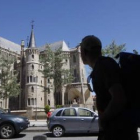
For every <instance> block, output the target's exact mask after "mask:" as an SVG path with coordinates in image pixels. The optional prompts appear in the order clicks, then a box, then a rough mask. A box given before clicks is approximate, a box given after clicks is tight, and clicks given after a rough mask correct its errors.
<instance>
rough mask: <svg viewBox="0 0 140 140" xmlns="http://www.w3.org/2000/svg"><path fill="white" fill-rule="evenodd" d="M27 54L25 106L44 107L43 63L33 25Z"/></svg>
mask: <svg viewBox="0 0 140 140" xmlns="http://www.w3.org/2000/svg"><path fill="white" fill-rule="evenodd" d="M25 54H26V60H25V61H26V86H25V106H26V107H36V108H37V107H44V92H43V86H42V85H44V79H43V76H42V73H41V72H39V69H42V65H41V63H40V62H39V50H38V48H37V47H36V42H35V36H34V30H33V25H32V29H31V35H30V40H29V45H28V48H27V49H26V50H25Z"/></svg>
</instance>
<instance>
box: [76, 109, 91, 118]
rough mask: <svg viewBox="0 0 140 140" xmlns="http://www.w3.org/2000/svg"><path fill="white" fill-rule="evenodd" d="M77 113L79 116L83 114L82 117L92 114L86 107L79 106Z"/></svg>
mask: <svg viewBox="0 0 140 140" xmlns="http://www.w3.org/2000/svg"><path fill="white" fill-rule="evenodd" d="M78 114H79V116H84V117H92V116H93V113H92V112H91V111H89V110H86V109H81V108H79V109H78Z"/></svg>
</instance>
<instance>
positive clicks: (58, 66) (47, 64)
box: [40, 45, 73, 94]
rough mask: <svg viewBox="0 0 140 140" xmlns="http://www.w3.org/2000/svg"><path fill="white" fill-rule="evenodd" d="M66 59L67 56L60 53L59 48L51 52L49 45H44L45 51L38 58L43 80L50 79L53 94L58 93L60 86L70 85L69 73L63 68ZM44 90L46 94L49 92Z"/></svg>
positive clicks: (60, 49)
mask: <svg viewBox="0 0 140 140" xmlns="http://www.w3.org/2000/svg"><path fill="white" fill-rule="evenodd" d="M68 59H69V58H68V54H67V53H64V52H62V48H61V47H60V48H58V49H56V50H55V51H52V50H51V48H50V46H49V45H46V49H45V51H44V53H43V54H42V56H41V58H40V62H41V63H43V66H44V69H43V70H40V71H41V72H42V73H43V75H44V78H49V79H52V82H53V83H52V85H53V86H54V88H55V93H54V94H57V93H60V92H61V89H62V86H63V85H64V84H68V83H71V82H72V80H73V76H72V73H71V71H70V70H69V69H65V68H64V65H65V64H66V63H67V61H66V60H68ZM44 89H45V91H46V92H47V91H49V89H48V88H47V87H44Z"/></svg>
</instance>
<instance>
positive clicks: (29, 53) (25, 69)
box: [0, 27, 93, 110]
mask: <svg viewBox="0 0 140 140" xmlns="http://www.w3.org/2000/svg"><path fill="white" fill-rule="evenodd" d="M60 47H61V49H62V51H63V53H64V54H66V55H67V56H68V58H67V60H65V61H66V64H64V65H63V67H64V68H65V69H72V70H73V76H74V80H73V82H72V83H70V84H67V85H64V86H63V87H62V90H61V93H60V94H59V96H58V97H57V98H59V101H60V104H62V105H65V106H70V105H73V102H75V103H76V104H77V106H83V105H84V106H86V107H90V108H92V105H93V100H92V95H91V92H89V90H88V89H87V83H86V74H85V67H84V65H83V63H82V60H81V57H80V46H77V47H75V48H69V47H68V46H67V44H66V43H65V41H58V42H55V43H52V44H50V48H51V49H52V51H55V49H58V48H60ZM0 50H1V52H3V53H5V55H12V56H13V57H16V58H17V62H16V66H15V67H14V68H15V69H16V70H17V71H18V72H19V80H20V87H21V89H22V90H21V93H20V94H19V96H18V97H17V98H15V97H12V98H10V99H5V100H2V99H0V107H3V108H10V109H12V110H21V109H26V108H27V107H32V108H35V107H37V108H44V106H45V105H50V106H51V107H55V102H54V85H53V79H49V78H48V79H44V78H43V74H42V73H41V72H40V71H39V70H42V69H43V64H41V63H40V61H39V58H40V55H41V54H43V52H44V50H45V45H44V46H41V47H37V46H36V40H35V35H34V30H33V27H32V29H31V35H30V40H29V43H28V46H27V47H25V44H24V41H22V42H21V45H18V44H16V43H14V42H11V41H9V40H7V39H4V38H2V37H0ZM43 86H45V87H49V89H50V92H49V93H45V92H44V90H43Z"/></svg>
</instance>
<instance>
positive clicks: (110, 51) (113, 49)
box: [102, 41, 126, 58]
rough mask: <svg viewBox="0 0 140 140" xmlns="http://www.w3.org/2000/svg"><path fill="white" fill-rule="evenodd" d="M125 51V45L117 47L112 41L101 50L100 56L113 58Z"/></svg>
mask: <svg viewBox="0 0 140 140" xmlns="http://www.w3.org/2000/svg"><path fill="white" fill-rule="evenodd" d="M125 50H126V49H125V44H121V45H117V44H116V43H115V41H112V43H111V44H109V45H107V46H106V47H105V48H104V49H102V55H104V56H109V57H112V58H115V56H116V55H117V54H119V53H120V52H121V51H125Z"/></svg>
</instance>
